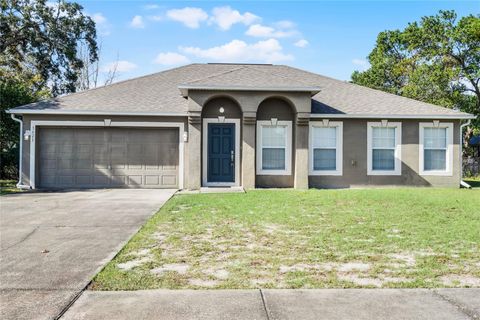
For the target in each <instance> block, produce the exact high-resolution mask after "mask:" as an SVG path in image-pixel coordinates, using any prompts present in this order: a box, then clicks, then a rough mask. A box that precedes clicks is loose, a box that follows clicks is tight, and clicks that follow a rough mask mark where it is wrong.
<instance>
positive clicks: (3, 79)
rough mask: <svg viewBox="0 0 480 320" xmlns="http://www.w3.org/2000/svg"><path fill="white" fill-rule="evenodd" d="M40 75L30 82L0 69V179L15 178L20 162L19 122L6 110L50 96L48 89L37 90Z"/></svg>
mask: <svg viewBox="0 0 480 320" xmlns="http://www.w3.org/2000/svg"><path fill="white" fill-rule="evenodd" d="M38 81H41V78H40V77H33V79H32V80H31V81H30V82H26V81H25V79H22V78H21V77H19V76H17V75H13V74H9V73H7V72H5V71H3V70H1V69H0V97H1V99H0V179H14V178H16V175H17V163H18V141H19V136H18V130H19V128H18V123H17V122H15V121H13V120H12V119H11V118H10V115H9V114H7V113H6V112H5V111H6V110H8V109H10V108H13V107H16V106H20V105H24V104H27V103H31V102H35V101H38V100H40V99H43V98H48V97H49V92H48V90H36V88H37V87H38V86H39V85H38V83H36V82H38Z"/></svg>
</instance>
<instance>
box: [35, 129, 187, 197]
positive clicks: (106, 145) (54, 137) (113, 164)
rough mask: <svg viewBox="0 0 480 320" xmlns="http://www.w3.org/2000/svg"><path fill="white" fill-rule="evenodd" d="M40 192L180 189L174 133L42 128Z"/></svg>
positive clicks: (39, 170) (163, 130) (175, 136)
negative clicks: (107, 189)
mask: <svg viewBox="0 0 480 320" xmlns="http://www.w3.org/2000/svg"><path fill="white" fill-rule="evenodd" d="M38 137H39V138H38V139H37V143H38V146H39V151H38V153H39V154H38V156H39V162H38V169H37V170H38V171H37V172H38V175H37V178H39V181H40V182H39V184H38V185H39V186H40V187H43V188H111V187H127V188H178V163H179V162H178V160H179V159H178V141H179V136H178V129H177V128H161V129H157V128H155V129H151V128H148V129H140V128H45V127H44V128H40V130H39V135H38Z"/></svg>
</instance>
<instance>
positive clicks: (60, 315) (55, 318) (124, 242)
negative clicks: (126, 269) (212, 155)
mask: <svg viewBox="0 0 480 320" xmlns="http://www.w3.org/2000/svg"><path fill="white" fill-rule="evenodd" d="M177 193H178V190H177V191H175V192H174V193H172V194H171V195H170V196H169V197H168V198H167V199H166V200H165V202H164V203H163V204H162V205H160V207H159V208H157V209H154V210H152V212H151V213H150V214H149V215H148V217H147V219H146V220H145V222H144V223H143V224H142V225H141V226H139V227H138V228H137V229H136V230H135V231H134V232H132V234H131V235H130V237H128V239H126V240H125V241H122V242H121V243H120V244H119V245H118V246H116V247H115V249H114V250H113V251H112V253H111V254H109V255H108V256H107V257H106V258H105V259H104V260H103V261H102V262H101V263H102V265H101V266H100V267H98V268H97V269H96V270H95V271H94V272H93V276H92V277H91V278H90V280H89V281H88V283H87V284H86V285H85V286H84V287H83V288H82V289H80V291H79V292H78V293H77V294H75V296H74V297H73V299H72V300H71V301H70V302H69V303H68V304H67V305H66V306H65V307H64V308H62V310H61V311H60V313H59V314H58V315H57V316H55V317H54V318H53V319H54V320H59V319H60V318H61V317H62V316H63V315H64V314H65V313H66V312H67V311H68V309H70V307H71V306H72V305H73V304H74V303H75V302H76V301H77V300H78V298H80V296H81V295H82V294H83V293H84V292H85V290H87V288H88V287H89V286H90V284H91V283H92V281H93V278H95V276H96V275H97V274H99V273H100V272H101V271H103V269H105V267H106V266H107V264H108V263H109V262H110V261H112V260H113V259H115V257H116V256H118V254H119V253H120V251H121V250H122V249H123V247H125V246H126V245H127V243H129V242H130V240H132V238H133V237H134V236H135V235H136V234H137V233H138V232H139V231H140V230H141V229H142V228H143V226H145V224H146V223H147V222H148V220H149V219H150V218H151V217H152V216H153V215H154V214H156V213H157V212H158V211H159V210H160V209H161V208H162V207H163V206H164V205H165V203H167V202H168V201H169V200H170V199H171V198H172V197H173V196H174V195H176V194H177Z"/></svg>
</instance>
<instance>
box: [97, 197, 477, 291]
mask: <svg viewBox="0 0 480 320" xmlns="http://www.w3.org/2000/svg"><path fill="white" fill-rule="evenodd" d="M479 208H480V190H479V189H477V190H465V189H413V188H412V189H407V188H405V189H366V190H308V191H297V190H255V191H250V192H248V193H246V194H238V193H235V194H196V195H177V196H175V197H174V198H172V199H171V200H170V201H168V202H167V203H166V204H165V206H164V207H163V208H162V209H161V210H160V211H159V212H158V213H157V214H156V215H154V216H153V217H152V218H151V219H150V220H149V221H148V222H147V223H146V224H145V226H144V227H143V228H142V229H141V231H140V232H139V233H138V234H137V235H135V236H134V237H133V238H132V240H131V241H130V242H129V243H128V244H127V245H126V246H125V247H124V248H123V249H122V250H121V252H120V253H119V254H118V255H117V257H116V258H115V259H113V260H112V261H111V262H110V263H109V264H108V265H107V266H106V267H105V269H104V270H103V271H102V272H100V273H99V274H98V275H97V276H96V277H95V279H94V282H93V285H92V288H93V289H97V290H137V289H152V288H171V289H184V288H258V287H262V288H334V287H335V288H338V287H340V288H347V287H348V288H357V287H409V288H413V287H415V288H416V287H428V288H432V287H445V286H447V287H480V232H479V230H480V210H479Z"/></svg>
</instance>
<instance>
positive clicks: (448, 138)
mask: <svg viewBox="0 0 480 320" xmlns="http://www.w3.org/2000/svg"><path fill="white" fill-rule="evenodd" d="M419 138H420V141H419V146H420V150H419V153H420V174H422V175H451V174H452V162H453V158H452V156H453V150H452V149H453V144H452V141H453V124H452V123H436V124H435V123H420V137H419Z"/></svg>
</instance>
